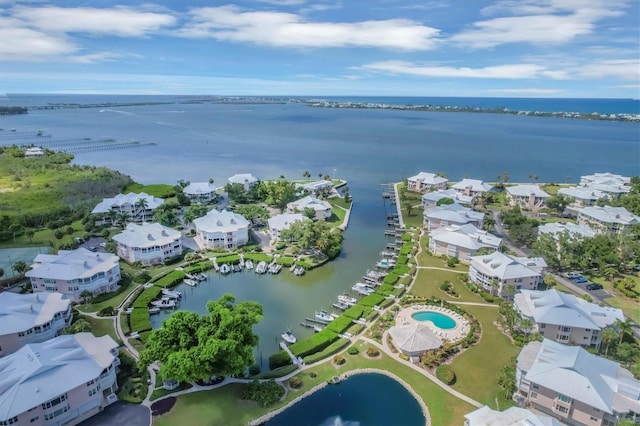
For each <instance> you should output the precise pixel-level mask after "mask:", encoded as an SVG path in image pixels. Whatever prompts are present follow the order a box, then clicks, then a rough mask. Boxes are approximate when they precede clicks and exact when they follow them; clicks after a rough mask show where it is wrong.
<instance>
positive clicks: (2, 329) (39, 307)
mask: <svg viewBox="0 0 640 426" xmlns="http://www.w3.org/2000/svg"><path fill="white" fill-rule="evenodd" d="M70 303H71V301H70V300H69V299H63V298H62V294H60V293H48V292H37V293H28V294H17V293H10V292H8V291H5V292H2V293H0V336H1V335H6V334H13V333H18V332H21V331H25V330H28V329H30V328H33V327H34V326H36V325H41V324H44V323H46V322H48V321H51V320H52V319H53V316H54V315H55V314H56V313H57V312H65V311H66V310H67V309H68V308H69V304H70Z"/></svg>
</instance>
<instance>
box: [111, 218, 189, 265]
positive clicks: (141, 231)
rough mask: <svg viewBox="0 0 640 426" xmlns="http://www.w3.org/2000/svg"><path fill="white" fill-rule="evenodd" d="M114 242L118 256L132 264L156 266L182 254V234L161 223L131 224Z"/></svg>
mask: <svg viewBox="0 0 640 426" xmlns="http://www.w3.org/2000/svg"><path fill="white" fill-rule="evenodd" d="M113 240H114V241H115V242H116V243H117V254H118V256H119V257H120V258H121V259H123V260H125V261H127V262H130V263H133V262H140V263H142V264H143V265H155V264H158V263H162V262H164V261H165V260H167V259H170V258H172V257H175V256H178V255H180V254H182V233H181V232H180V231H176V230H175V229H171V228H169V227H166V226H163V225H161V224H159V223H146V222H145V223H143V224H142V225H138V224H135V223H129V224H127V227H126V228H125V229H124V231H122V232H121V233H119V234H116V235H114V236H113Z"/></svg>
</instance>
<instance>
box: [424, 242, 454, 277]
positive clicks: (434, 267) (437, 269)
mask: <svg viewBox="0 0 640 426" xmlns="http://www.w3.org/2000/svg"><path fill="white" fill-rule="evenodd" d="M420 251H422V247H420ZM418 253H419V252H418ZM417 268H418V269H431V270H434V271H445V272H457V273H458V274H466V272H464V271H458V270H456V269H451V268H440V267H438V266H417Z"/></svg>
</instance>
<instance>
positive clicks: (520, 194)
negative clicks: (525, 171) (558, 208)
mask: <svg viewBox="0 0 640 426" xmlns="http://www.w3.org/2000/svg"><path fill="white" fill-rule="evenodd" d="M506 191H507V201H508V202H509V205H510V206H512V207H515V206H518V207H520V208H521V209H522V210H530V211H532V212H537V211H538V210H540V209H541V208H542V207H544V203H545V201H546V200H547V198H549V194H547V193H546V192H544V191H543V190H542V189H541V188H540V186H538V185H529V184H526V185H514V186H507V187H506Z"/></svg>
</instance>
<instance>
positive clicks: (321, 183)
mask: <svg viewBox="0 0 640 426" xmlns="http://www.w3.org/2000/svg"><path fill="white" fill-rule="evenodd" d="M296 186H297V187H299V188H302V189H304V190H305V191H308V192H310V193H311V194H314V195H320V194H322V195H329V194H331V193H332V192H335V191H334V189H333V182H331V181H330V180H326V179H322V180H317V181H315V182H307V183H301V184H297V185H296Z"/></svg>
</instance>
